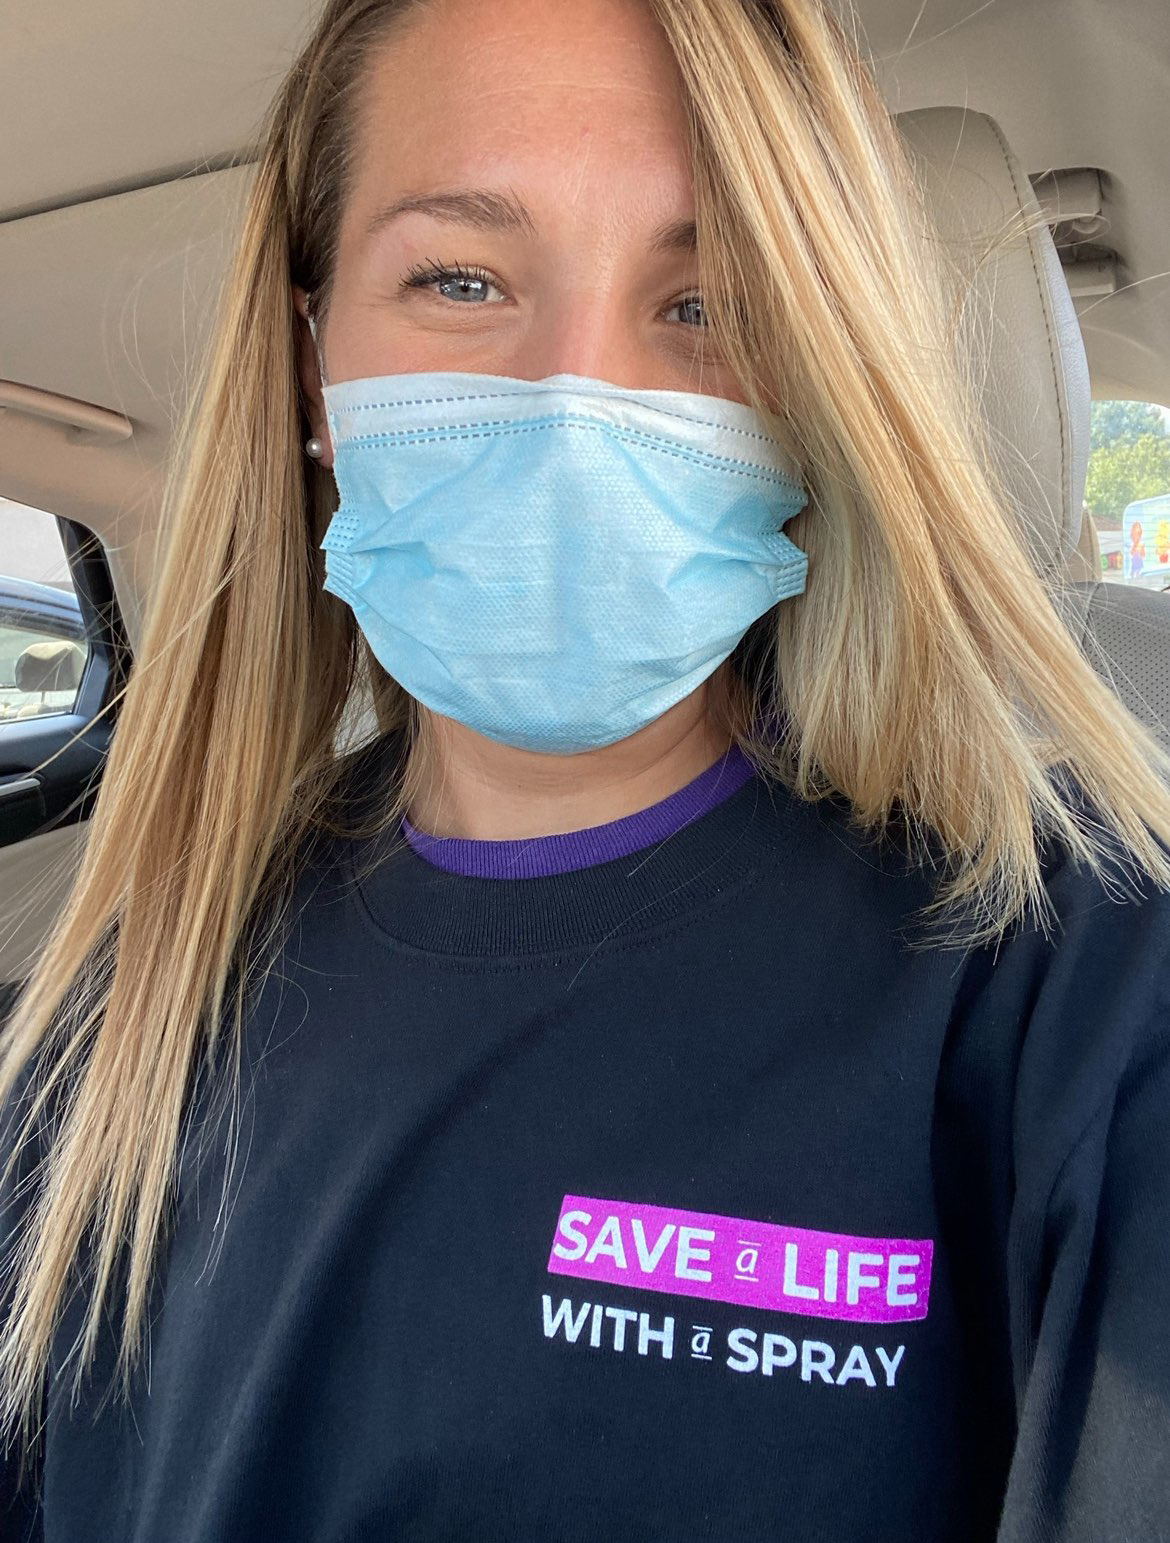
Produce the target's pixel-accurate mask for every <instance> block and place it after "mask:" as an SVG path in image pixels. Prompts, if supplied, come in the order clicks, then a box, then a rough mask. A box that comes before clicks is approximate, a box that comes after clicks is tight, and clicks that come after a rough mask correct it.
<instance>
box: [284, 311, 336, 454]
mask: <svg viewBox="0 0 1170 1543" xmlns="http://www.w3.org/2000/svg"><path fill="white" fill-rule="evenodd" d="M292 297H293V310H294V311H295V312H296V329H297V336H296V350H297V373H298V375H299V376H300V382H301V390H302V391H303V392H304V397H305V407H306V410H307V412H308V416H309V427H310V428H311V429H312V431H313V433H314V434H315V435H316V437H317V438H318V439H319V440H320V441H321V443H322V445H323V446H324V451H323V453H322V455H321V459H320V461H319V462H318V465H320V466H326V467H329V468H330V469H332V466H333V441H332V440H331V439H330V437H329V422H328V420H327V418H326V417H325V399H324V397H323V396H322V393H321V369H320V365H319V363H318V360H317V350H316V347H315V346H314V343H313V334H312V333H311V332H310V331H309V297H308V295H307V294H306V293H305V291H304V290H303V289H302V288H301V287H300V285H299V284H294V285H293V286H292Z"/></svg>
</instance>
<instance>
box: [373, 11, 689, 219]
mask: <svg viewBox="0 0 1170 1543" xmlns="http://www.w3.org/2000/svg"><path fill="white" fill-rule="evenodd" d="M354 127H355V144H354V151H355V154H354V182H353V184H352V188H353V193H354V200H355V202H360V201H361V200H362V199H363V196H370V197H372V196H380V195H383V194H385V193H386V192H387V191H388V190H389V189H391V188H394V189H397V190H406V189H414V188H429V187H433V186H436V185H439V184H452V185H454V184H456V183H468V182H470V181H472V180H474V181H476V182H478V183H483V184H492V183H499V184H503V183H507V184H511V185H514V186H518V185H519V184H520V183H522V182H523V183H524V184H525V186H526V187H528V188H529V189H532V190H534V191H535V192H536V193H537V194H539V191H540V188H541V187H542V186H543V187H545V188H546V190H547V192H548V194H549V196H550V198H552V199H555V200H563V199H564V198H566V197H567V198H570V199H572V200H574V201H575V202H580V201H582V200H584V201H586V202H591V203H592V202H593V201H594V199H595V196H597V195H601V194H604V193H605V192H606V191H607V190H608V192H609V194H610V196H611V199H612V197H613V196H618V195H620V196H627V195H628V196H631V197H632V196H638V197H639V198H640V199H641V200H643V201H646V200H649V201H650V202H652V203H653V207H654V210H655V211H657V212H661V209H662V205H663V202H664V201H666V202H671V201H673V203H676V204H677V203H678V202H679V201H680V200H682V201H683V202H686V201H687V200H688V198H689V186H690V174H689V156H688V147H687V132H686V115H685V107H684V101H683V96H682V91H681V84H680V80H679V77H678V72H677V66H676V64H675V61H674V58H673V55H672V54H671V52H670V49H669V45H668V44H667V42H666V39H665V37H664V36H663V34H662V33H661V31H660V29H659V28H658V25H657V23H656V22H655V21H654V19H653V17H652V15H651V13H650V11H649V7H648V6H647V5H645V4H644V3H642V0H538V3H533V0H479V3H478V4H477V3H472V0H429V3H427V4H426V5H424V6H423V7H422V8H421V9H420V10H417V11H414V12H413V13H412V14H411V15H409V16H408V17H406V18H405V19H404V22H403V24H402V25H401V26H400V27H399V28H398V29H397V30H396V31H395V32H394V33H393V34H392V35H391V36H390V37H389V38H388V39H386V40H385V41H384V42H383V43H381V44H380V45H379V46H378V47H377V48H376V49H375V51H374V53H373V55H372V56H371V58H370V61H369V63H368V65H367V68H366V71H365V75H364V78H363V81H362V85H361V91H360V95H359V102H358V119H357V122H356V124H355V126H354ZM675 212H677V211H675Z"/></svg>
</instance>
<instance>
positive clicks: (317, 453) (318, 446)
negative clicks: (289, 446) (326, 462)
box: [305, 435, 325, 461]
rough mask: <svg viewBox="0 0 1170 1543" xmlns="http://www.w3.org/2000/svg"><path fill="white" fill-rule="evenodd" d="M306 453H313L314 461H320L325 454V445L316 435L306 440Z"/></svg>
mask: <svg viewBox="0 0 1170 1543" xmlns="http://www.w3.org/2000/svg"><path fill="white" fill-rule="evenodd" d="M305 454H306V455H311V456H312V458H313V460H314V461H319V460H320V459H321V457H322V456H323V455H324V454H325V446H324V445H323V444H322V443H321V441H320V440H319V439H318V438H317V437H316V435H314V436H313V438H312V439H306V440H305Z"/></svg>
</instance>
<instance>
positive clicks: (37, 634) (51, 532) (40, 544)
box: [0, 498, 89, 726]
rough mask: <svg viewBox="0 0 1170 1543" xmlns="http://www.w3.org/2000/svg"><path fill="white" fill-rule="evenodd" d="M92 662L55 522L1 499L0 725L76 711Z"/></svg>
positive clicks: (40, 511) (40, 512) (42, 512)
mask: <svg viewBox="0 0 1170 1543" xmlns="http://www.w3.org/2000/svg"><path fill="white" fill-rule="evenodd" d="M88 660H89V644H88V641H87V639H86V635H85V623H84V620H83V617H82V613H81V606H80V603H79V602H78V599H77V593H76V591H75V589H74V587H73V580H72V578H71V577H70V573H69V563H68V560H67V559H66V556H65V548H64V545H63V544H62V540H61V531H60V527H59V525H58V523H57V519H56V516H55V515H52V514H49V513H47V512H46V511H45V510H43V509H31V508H29V507H28V506H27V505H26V504H19V503H15V502H13V501H12V500H11V499H6V498H0V726H2V725H3V724H4V723H6V722H11V721H12V720H14V719H24V718H45V717H50V716H52V715H54V714H58V713H68V712H72V711H73V709H74V707H75V705H76V703H77V696H78V691H79V688H80V685H81V679H82V676H83V674H84V673H85V666H86V664H87V663H88Z"/></svg>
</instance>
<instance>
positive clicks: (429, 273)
mask: <svg viewBox="0 0 1170 1543" xmlns="http://www.w3.org/2000/svg"><path fill="white" fill-rule="evenodd" d="M442 279H458V280H459V281H460V282H461V283H464V284H468V283H482V284H491V285H494V287H495V288H496V289H501V290H502V286H501V285H499V284H497V283H496V281H495V279H493V278H492V276H491V274H490V273H488V272H487V270H486V269H485V268H481V267H479V265H478V264H476V263H472V264H471V265H470V266H467V265H465V264H463V263H437V262H433V261H431V260H429V259H428V260H427V261H426V262H422V263H416V264H415V265H414V266H413V267H412V268H410V269H409V270H408V272H407V275H406V277H405V278H404V279H403V281H402V286H401V287H402V288H403V289H426V288H427V286H428V285H430V284H434V283H438V282H439V281H440V280H442ZM689 300H695V301H698V303H699V304H700V305H702V303H703V302H702V296H701V295H683V296H682V298H681V299H679V300H675V301H674V302H673V303H672V305H671V306H670V307H668V309H670V310H673V309H674V306H676V305H686V303H687V301H689ZM456 303H457V302H456ZM694 330H695V331H696V332H705V331H706V330H707V329H706V328H705V327H695V328H694Z"/></svg>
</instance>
